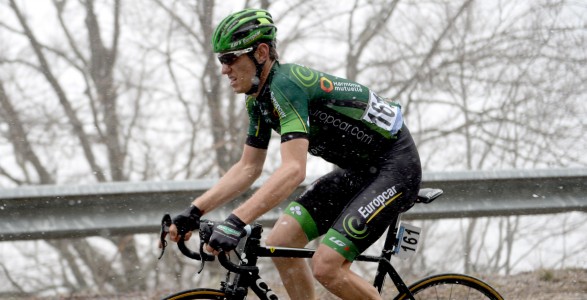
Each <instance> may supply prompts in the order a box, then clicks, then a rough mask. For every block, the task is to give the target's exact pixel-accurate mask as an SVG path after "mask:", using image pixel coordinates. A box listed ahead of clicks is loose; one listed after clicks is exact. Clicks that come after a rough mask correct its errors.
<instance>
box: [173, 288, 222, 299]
mask: <svg viewBox="0 0 587 300" xmlns="http://www.w3.org/2000/svg"><path fill="white" fill-rule="evenodd" d="M188 299H213V300H224V299H226V295H225V294H224V292H223V291H220V290H215V289H191V290H185V291H181V292H179V293H176V294H173V295H170V296H167V297H165V298H163V300H188Z"/></svg>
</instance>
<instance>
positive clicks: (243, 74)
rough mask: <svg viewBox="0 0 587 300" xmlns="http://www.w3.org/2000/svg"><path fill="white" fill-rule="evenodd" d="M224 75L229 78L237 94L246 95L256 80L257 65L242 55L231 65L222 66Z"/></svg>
mask: <svg viewBox="0 0 587 300" xmlns="http://www.w3.org/2000/svg"><path fill="white" fill-rule="evenodd" d="M222 74H224V75H226V76H228V79H229V80H230V86H231V87H232V90H233V91H234V92H235V93H237V94H239V93H246V92H248V91H249V90H250V89H251V86H252V85H253V80H254V79H255V78H254V77H255V64H254V63H253V61H252V60H251V59H250V58H249V57H248V56H247V55H241V56H239V57H238V58H237V59H236V60H235V61H234V62H233V63H232V64H230V65H228V64H222Z"/></svg>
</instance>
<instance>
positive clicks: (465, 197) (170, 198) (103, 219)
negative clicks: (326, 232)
mask: <svg viewBox="0 0 587 300" xmlns="http://www.w3.org/2000/svg"><path fill="white" fill-rule="evenodd" d="M311 181H312V179H308V180H306V181H305V182H304V184H302V185H301V186H300V187H299V188H298V189H297V190H296V192H295V193H294V195H292V197H295V196H296V195H298V194H299V193H301V191H302V190H303V188H305V186H306V185H308V184H309V183H310V182H311ZM214 182H215V181H214V180H196V181H173V182H111V183H102V184H95V185H79V186H31V187H20V188H14V189H4V190H1V191H0V241H8V240H32V239H53V238H78V237H85V236H96V235H98V236H99V235H102V236H108V235H120V234H137V233H155V232H157V231H158V226H159V222H160V219H161V216H162V215H163V213H165V212H171V213H176V212H179V211H181V210H183V209H184V208H185V207H186V206H187V205H188V204H189V203H190V202H191V200H192V199H193V198H194V197H196V196H198V195H201V194H202V193H203V192H204V191H205V190H207V189H208V188H209V187H210V186H211V185H212V184H213V183H214ZM256 186H258V185H256ZM423 187H436V188H441V189H443V190H444V196H442V197H441V198H440V199H438V200H436V201H435V202H433V203H431V204H427V205H416V206H414V207H413V208H412V209H411V210H409V211H408V212H407V213H406V214H405V215H404V218H405V219H440V218H462V217H486V216H509V215H524V214H551V213H559V212H568V211H583V212H587V195H586V192H587V169H560V170H515V171H489V172H488V171H471V172H432V173H431V172H428V173H426V172H425V173H424V178H423ZM253 190H254V189H253ZM251 192H252V191H250V192H248V193H246V194H245V195H243V196H242V197H240V198H239V200H237V201H235V202H233V203H231V204H230V205H227V206H225V207H223V208H221V209H218V210H215V211H213V212H212V213H211V214H210V215H206V218H208V219H220V218H224V217H226V216H227V215H228V214H229V213H230V211H232V209H233V208H234V207H235V206H236V205H238V203H240V201H242V200H243V199H245V198H246V197H247V196H249V195H250V194H251ZM285 202H287V201H285ZM285 205H286V203H283V205H281V206H280V207H279V208H276V209H274V210H272V211H271V212H269V213H267V214H265V215H264V216H263V218H262V219H260V220H259V221H260V222H262V223H266V224H270V223H271V224H272V222H274V221H275V220H276V219H277V217H278V216H279V215H280V213H281V210H282V209H283V207H285Z"/></svg>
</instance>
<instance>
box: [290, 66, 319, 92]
mask: <svg viewBox="0 0 587 300" xmlns="http://www.w3.org/2000/svg"><path fill="white" fill-rule="evenodd" d="M291 73H292V74H293V76H294V77H295V78H296V79H297V80H298V81H299V82H300V83H301V84H302V85H303V86H305V87H311V86H313V85H314V84H316V82H317V81H318V74H317V73H316V72H315V71H312V70H310V69H308V68H307V67H305V66H302V65H294V66H293V67H292V68H291Z"/></svg>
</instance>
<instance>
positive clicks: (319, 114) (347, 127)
mask: <svg viewBox="0 0 587 300" xmlns="http://www.w3.org/2000/svg"><path fill="white" fill-rule="evenodd" d="M312 116H314V117H316V118H317V119H318V120H319V121H320V122H322V123H324V124H326V125H330V126H333V127H335V128H338V129H339V130H342V131H344V132H345V133H349V134H350V135H351V136H354V137H355V138H356V139H357V140H359V141H361V142H363V143H365V144H370V143H371V142H372V141H373V136H372V135H369V134H367V133H365V131H363V130H361V129H360V128H359V127H357V126H355V125H353V124H351V123H348V122H346V121H344V120H342V119H340V118H337V117H335V116H333V115H331V114H329V113H327V112H324V111H321V110H316V111H314V112H313V113H312Z"/></svg>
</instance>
